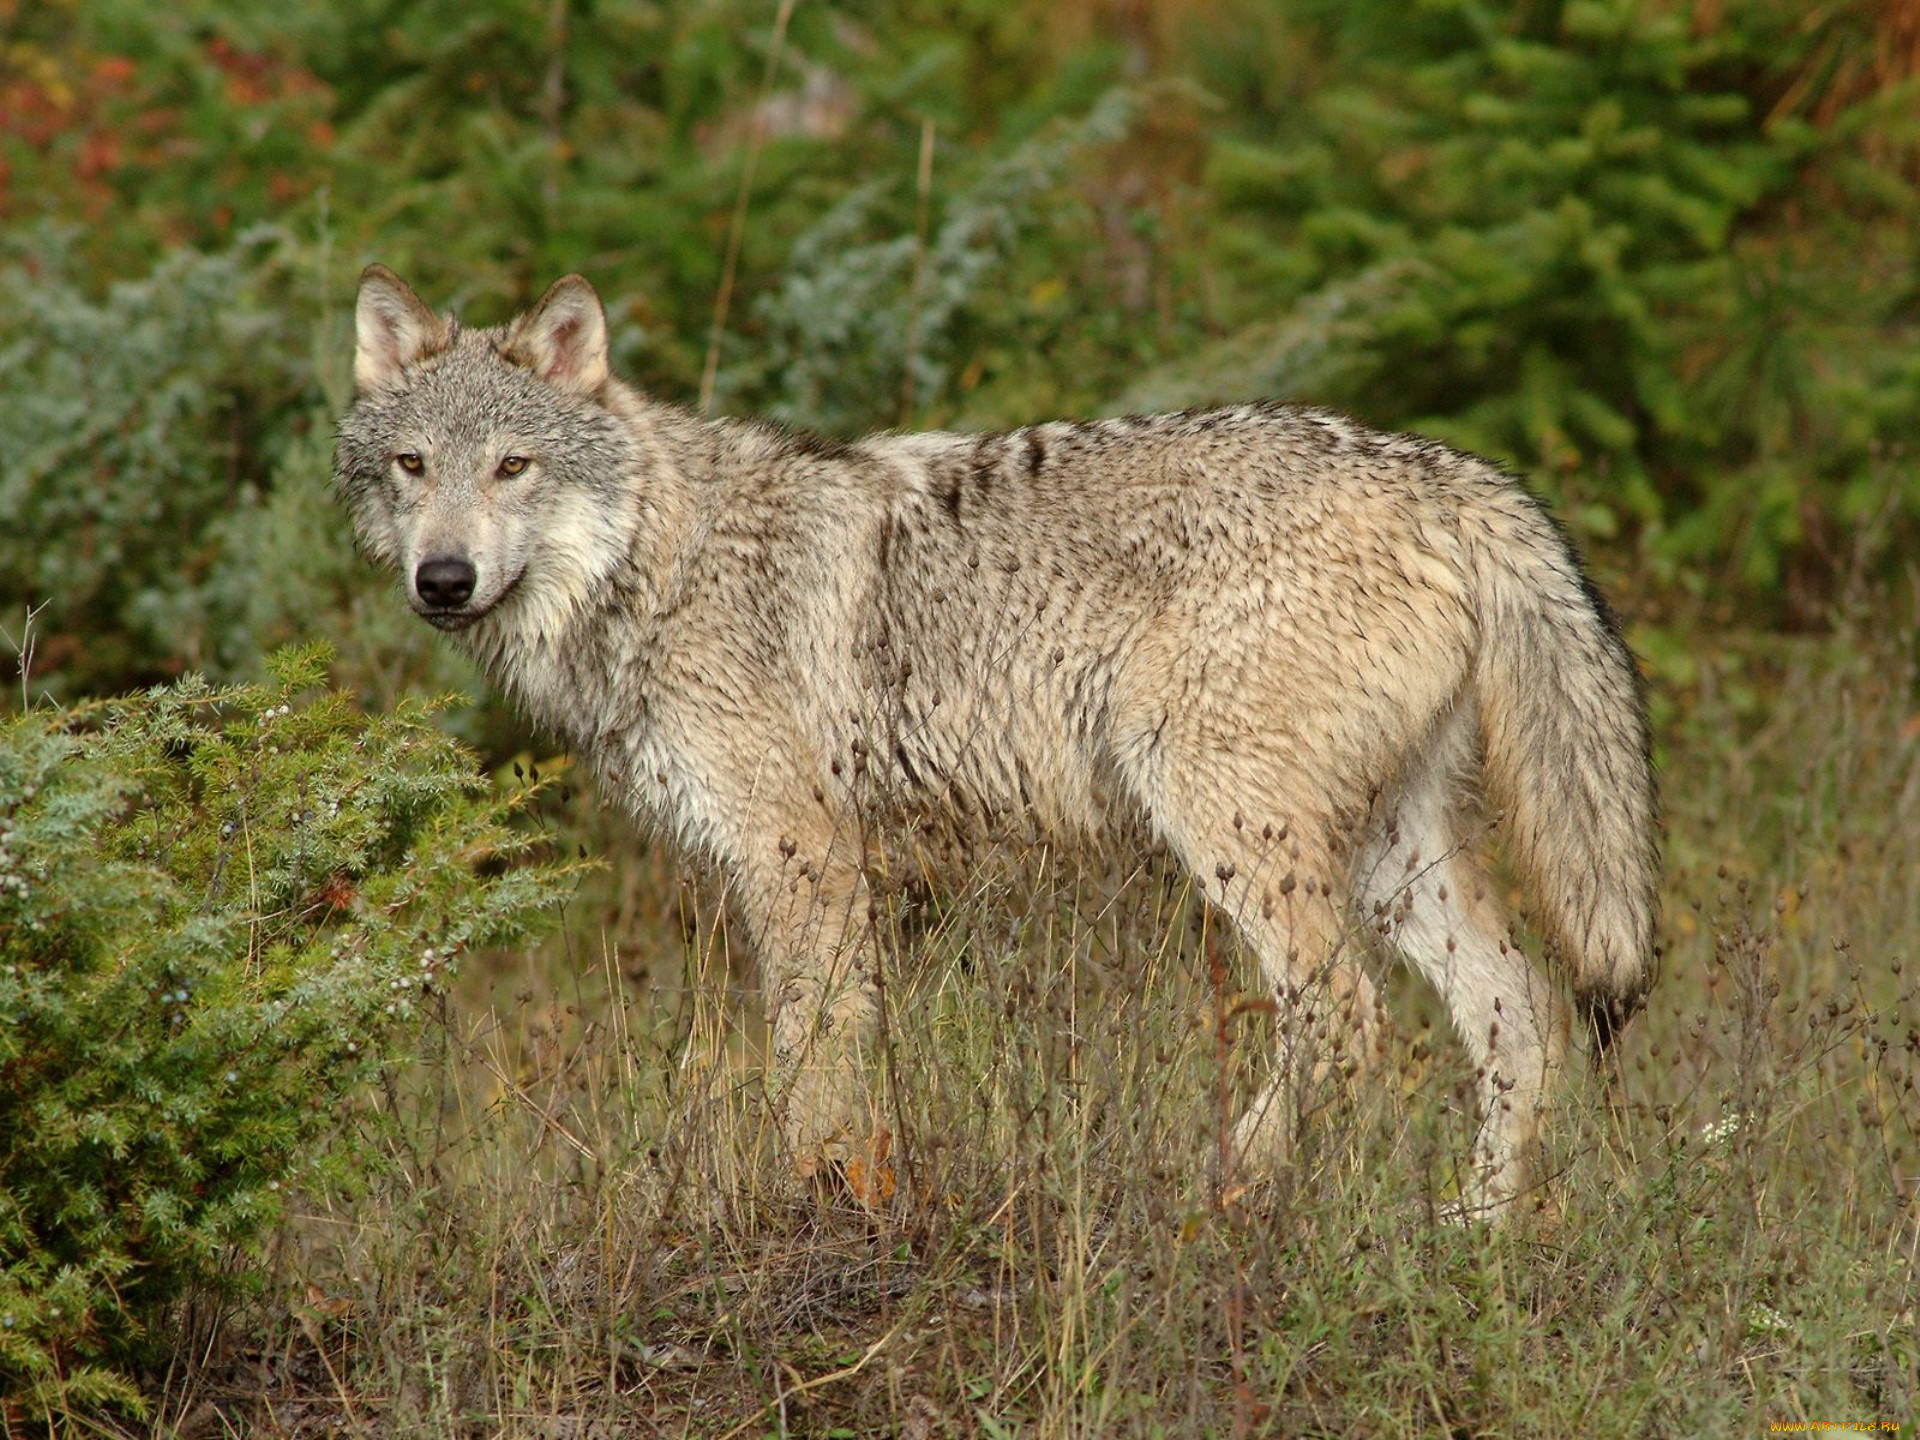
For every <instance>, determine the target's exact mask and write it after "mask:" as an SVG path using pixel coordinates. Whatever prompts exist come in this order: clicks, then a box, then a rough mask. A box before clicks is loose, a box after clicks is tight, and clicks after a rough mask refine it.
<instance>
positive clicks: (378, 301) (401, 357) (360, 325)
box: [353, 265, 451, 390]
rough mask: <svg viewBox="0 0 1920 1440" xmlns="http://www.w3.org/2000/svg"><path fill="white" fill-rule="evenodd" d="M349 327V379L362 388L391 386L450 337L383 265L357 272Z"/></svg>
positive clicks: (410, 290)
mask: <svg viewBox="0 0 1920 1440" xmlns="http://www.w3.org/2000/svg"><path fill="white" fill-rule="evenodd" d="M353 328H354V351H353V383H354V384H355V385H356V386H358V387H359V388H360V389H362V390H378V389H381V388H383V387H384V386H388V385H391V384H393V383H394V382H395V381H396V380H398V379H399V378H400V374H401V372H402V371H403V370H405V369H406V368H407V366H409V365H411V364H413V363H414V362H415V361H417V360H419V359H421V358H423V357H424V356H427V355H431V354H433V353H434V352H435V351H437V350H444V349H445V348H446V347H447V343H448V341H449V340H450V339H451V332H450V331H449V330H448V328H447V322H446V321H445V320H443V319H441V318H440V317H439V316H438V315H436V314H434V313H433V311H431V310H429V309H428V308H427V304H426V302H425V301H424V300H422V299H421V298H420V297H419V296H418V295H416V294H414V293H413V290H412V287H410V286H409V285H408V284H407V282H406V281H404V280H402V279H401V278H400V277H399V276H398V275H396V274H394V273H393V272H392V271H391V270H389V269H387V267H386V266H384V265H369V266H368V267H367V268H366V269H365V270H363V271H361V273H360V299H359V301H358V302H357V303H356V304H355V305H354V307H353Z"/></svg>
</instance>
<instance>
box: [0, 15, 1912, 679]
mask: <svg viewBox="0 0 1920 1440" xmlns="http://www.w3.org/2000/svg"><path fill="white" fill-rule="evenodd" d="M1914 9H1915V7H1914V6H1913V5H1912V4H1911V3H1908V0H1844V3H1836V4H1833V5H1826V6H1822V7H1818V9H1817V10H1813V11H1809V10H1808V9H1807V8H1806V7H1804V6H1802V5H1800V4H1799V3H1797V0H1715V3H1708V0H1420V3H1418V4H1416V5H1414V6H1412V7H1408V6H1406V5H1404V4H1402V3H1398V0H1355V3H1341V4H1330V3H1322V0H1284V3H1273V0H1184V3H1175V4H1169V5H1157V6H1153V7H1139V6H1129V5H1126V4H1122V3H1119V0H1074V3H1071V4H1066V5H1052V4H1048V5H1042V4H1038V3H1030V0H991V3H990V0H944V3H915V4H910V5H892V4H888V5H882V4H874V3H848V4H832V5H829V4H811V3H805V0H802V3H799V4H796V5H795V6H794V7H793V8H792V12H791V23H790V24H789V25H787V26H786V27H785V29H784V30H781V29H778V28H777V27H776V25H775V19H776V7H775V6H774V5H773V4H772V3H770V0H697V3H696V0H657V3H644V0H537V3H536V0H485V3H480V4H468V3H465V0H462V3H459V4H455V3H452V0H412V3H401V0H341V3H331V0H330V3H327V4H324V5H323V4H317V3H293V4H288V5H283V6H274V7H259V6H252V5H241V4H237V3H233V0H183V3H180V4H177V5H169V6H161V7H157V6H152V5H148V4H145V3H143V0H89V3H86V4H80V3H78V0H51V3H47V4H37V5H24V4H18V3H15V4H11V5H9V6H6V7H0V55H3V56H4V62H3V63H0V185H4V200H3V201H0V204H3V205H4V213H5V214H6V215H7V216H8V221H7V225H6V230H5V252H4V262H3V269H0V294H4V303H3V304H0V388H4V390H5V392H6V393H7V395H8V397H9V403H8V404H7V405H6V406H5V407H0V454H4V455H5V456H6V457H7V461H6V464H5V465H4V467H0V509H3V510H4V512H5V513H6V515H7V516H8V519H9V521H10V522H11V523H10V524H9V525H8V526H7V528H6V533H5V534H4V536H0V595H5V596H9V597H12V601H13V605H14V606H16V607H17V606H19V605H21V604H22V603H23V602H29V601H30V602H31V603H33V604H36V605H44V607H45V609H44V610H43V611H42V613H41V615H40V619H39V624H38V627H37V628H38V633H39V647H40V648H39V654H38V671H39V674H40V676H41V681H42V683H43V684H44V685H46V686H47V687H49V688H50V689H51V690H52V691H54V692H55V693H63V694H76V693H81V692H85V691H94V690H102V689H106V690H112V689H118V688H122V687H124V686H126V685H128V684H131V683H136V682H139V681H144V680H150V679H154V678H160V677H163V676H165V675H167V674H170V673H177V672H178V671H180V670H181V669H182V668H205V669H208V670H210V671H211V672H213V673H215V674H243V673H251V672H254V671H257V667H258V663H259V657H260V656H261V655H262V654H263V653H265V651H266V650H267V649H268V648H270V647H271V645H272V644H273V643H276V642H278V641H280V640H284V639H287V638H291V637H297V636H300V635H305V634H310V633H313V632H314V631H316V630H321V631H325V632H327V633H331V634H336V635H345V634H346V633H347V632H346V630H345V628H344V627H343V625H342V621H343V619H344V618H345V617H346V613H347V612H349V611H352V610H354V608H355V607H356V606H358V605H359V603H360V601H359V597H360V596H361V595H362V594H363V593H365V586H366V583H367V582H366V579H365V577H364V576H362V575H361V574H360V572H359V571H358V570H357V569H356V567H355V566H354V565H353V564H352V562H351V557H350V556H347V555H346V554H345V553H344V550H343V549H342V546H341V543H340V540H339V538H338V537H339V532H340V529H341V527H340V526H339V525H338V523H337V521H335V520H334V519H332V518H331V516H330V514H329V512H327V511H326V510H325V507H324V501H321V500H318V499H316V495H317V492H318V490H319V489H320V488H323V476H324V462H325V451H326V431H327V428H328V425H329V421H330V417H331V415H332V414H333V413H335V412H336V411H337V409H338V407H339V405H340V404H341V403H342V400H343V398H344V393H343V368H344V363H345V356H346V350H347V342H346V339H345V336H344V333H343V325H344V315H345V310H346V307H347V305H348V303H349V301H350V294H351V288H352V283H353V277H354V275H355V274H356V273H357V271H358V269H359V268H360V266H361V265H362V264H363V263H365V262H366V261H368V260H370V259H374V258H378V259H380V260H382V261H384V262H386V263H388V264H390V265H392V266H394V267H395V268H397V269H399V270H400V271H401V272H402V273H403V274H405V275H407V276H408V277H409V279H411V280H412V281H414V282H415V283H416V285H417V286H418V287H419V288H420V289H421V290H422V291H423V293H426V294H428V295H430V296H432V297H434V298H435V299H436V301H439V302H442V303H448V304H452V305H455V306H457V307H458V308H459V309H460V310H461V311H462V312H463V314H465V315H466V316H467V317H468V318H470V319H473V320H478V321H490V320H494V319H497V318H500V317H502V316H504V315H505V314H507V313H509V312H511V311H512V310H513V309H514V308H515V307H517V306H520V305H523V304H525V303H526V302H527V301H528V300H529V299H531V298H532V297H533V296H534V295H536V294H537V293H538V291H539V290H540V289H541V288H542V287H544V285H545V284H546V283H547V282H548V281H549V280H551V279H552V278H553V277H555V276H556V275H558V274H560V273H563V272H565V271H569V270H578V271H582V272H584V273H586V274H588V275H589V276H590V277H591V278H592V279H593V280H594V281H595V283H596V284H597V285H599V286H600V288H601V289H602V291H603V293H605V294H606V295H607V296H608V297H609V298H610V300H611V301H612V302H613V310H614V318H615V321H616V325H617V327H618V332H619V343H620V358H621V361H622V364H623V366H624V367H625V369H626V370H627V372H628V373H629V374H631V375H633V376H635V377H636V378H638V379H640V380H641V381H643V382H644V383H646V384H648V385H650V386H651V387H653V388H654V389H655V390H656V391H657V392H659V393H661V394H663V395H667V396H670V397H673V398H676V399H682V400H687V401H694V400H696V399H698V398H699V396H700V392H701V382H702V377H703V372H704V371H705V370H706V369H707V367H708V363H709V347H710V342H711V341H712V338H713V332H714V328H715V327H714V319H715V314H716V297H717V296H718V295H719V294H720V293H721V291H722V289H723V272H724V269H725V266H724V257H725V256H726V254H727V252H728V249H729V246H730V244H731V243H733V242H734V241H736V240H737V242H738V246H739V257H738V263H737V266H736V268H735V271H734V273H733V277H732V283H731V285H730V286H728V287H726V300H725V303H726V315H727V324H726V326H725V331H724V335H723V336H722V337H721V340H720V343H719V346H718V350H717V352H716V353H715V355H714V356H713V359H715V360H717V362H718V364H717V374H716V375H715V377H714V384H713V387H712V388H713V395H712V402H711V403H713V404H714V405H715V406H716V407H717V408H720V409H725V410H730V411H738V412H748V411H752V412H762V413H772V414H775V415H778V416H780V417H781V418H784V419H786V420H788V421H790V422H792V423H795V424H799V425H805V426H813V427H819V428H824V429H828V430H832V431H836V432H852V431H857V430H860V429H863V428H868V427H874V426H884V425H894V424H900V423H910V424H940V425H948V424H951V425H960V426H979V425H997V424H1006V423H1015V422H1019V421H1023V420H1027V419H1031V418H1036V417H1042V416H1048V415H1053V414H1092V413H1100V412H1107V411H1113V410H1116V409H1127V408H1146V407H1160V406H1171V405H1184V404H1191V403H1200V402H1204V401H1209V400H1218V399H1233V398H1244V397H1248V396H1253V395H1275V396H1281V397H1284V398H1289V399H1297V400H1302V401H1310V402H1314V403H1321V404H1332V405H1336V406H1343V407H1346V408H1348V409H1351V410H1352V411H1354V412H1355V413H1356V414H1358V415H1359V416H1361V417H1362V418H1364V419H1365V420H1367V421H1369V422H1371V423H1375V424H1379V425H1384V426H1404V427H1411V428H1418V429H1422V430H1426V431H1430V432H1433V433H1435V434H1438V435H1441V436H1443V437H1445V438H1448V439H1450V440H1454V441H1456V442H1459V443H1461V444H1464V445H1467V446H1469V447H1471V448H1474V449H1477V450H1480V451H1482V452H1485V453H1487V454H1489V455H1492V456H1494V457H1496V458H1498V459H1500V460H1501V461H1503V462H1504V463H1507V464H1509V465H1511V466H1514V467H1516V468H1517V469H1519V470H1520V471H1522V472H1523V473H1525V474H1526V475H1528V476H1529V477H1530V478H1531V479H1532V480H1534V481H1535V482H1536V483H1537V484H1538V485H1539V487H1540V488H1541V489H1543V490H1544V491H1545V492H1546V493H1547V494H1548V495H1549V496H1550V497H1551V498H1553V499H1555V500H1557V501H1559V502H1560V503H1561V505H1562V506H1563V508H1564V509H1565V511H1566V513H1567V514H1568V515H1569V516H1570V518H1571V519H1572V521H1573V523H1574V525H1575V527H1576V529H1577V530H1578V531H1579V533H1580V535H1581V537H1582V538H1583V539H1584V540H1585V541H1587V542H1588V544H1589V545H1590V546H1591V547H1592V548H1594V549H1596V550H1597V551H1598V552H1599V553H1600V555H1601V558H1602V559H1603V561H1604V562H1605V567H1606V569H1607V572H1608V578H1610V579H1614V580H1616V581H1619V580H1630V581H1631V582H1632V583H1631V585H1630V586H1629V585H1625V584H1615V585H1614V587H1613V588H1615V589H1616V590H1626V589H1631V590H1632V591H1633V592H1634V593H1635V594H1636V595H1637V596H1639V597H1641V598H1640V599H1639V600H1638V601H1636V606H1637V608H1639V609H1640V610H1641V611H1642V613H1643V614H1645V615H1648V616H1652V617H1655V618H1666V617H1669V616H1671V615H1672V614H1674V613H1676V606H1684V605H1685V604H1687V603H1689V597H1695V598H1697V597H1700V596H1707V597H1718V599H1720V600H1721V601H1722V602H1723V603H1725V604H1726V605H1729V606H1732V607H1735V608H1736V609H1737V610H1738V611H1739V612H1740V613H1741V614H1743V615H1747V616H1755V615H1757V616H1759V617H1760V618H1761V619H1762V621H1763V622H1764V623H1784V624H1792V625H1805V624H1808V623H1812V622H1817V620H1818V618H1819V616H1820V613H1821V609H1822V606H1823V605H1824V604H1825V603H1826V601H1827V599H1828V597H1829V596H1830V595H1831V594H1832V592H1833V590H1834V587H1835V584H1836V580H1837V577H1838V576H1840V575H1841V573H1842V572H1844V571H1845V570H1846V569H1847V567H1848V566H1850V565H1853V564H1855V563H1856V558H1857V550H1858V547H1857V545H1856V544H1855V540H1856V537H1857V536H1858V535H1859V534H1861V533H1862V531H1863V527H1865V528H1867V529H1871V530H1872V533H1873V534H1874V535H1875V536H1877V537H1878V538H1879V539H1880V540H1881V541H1882V542H1884V540H1885V539H1886V538H1887V536H1888V534H1889V533H1890V532H1889V531H1888V528H1887V527H1888V526H1889V525H1890V524H1891V525H1893V526H1895V527H1897V528H1896V529H1895V530H1894V531H1893V532H1891V533H1897V534H1899V535H1907V534H1910V533H1911V519H1912V515H1913V512H1914V508H1915V504H1916V499H1917V497H1920V483H1917V482H1916V476H1915V460H1914V458H1913V453H1912V447H1911V441H1912V438H1913V430H1914V416H1915V415H1916V413H1920V347H1916V345H1915V343H1914V341H1915V331H1916V327H1917V326H1920V291H1917V289H1916V281H1915V276H1916V273H1920V271H1917V270H1916V266H1915V263H1914V261H1915V258H1916V255H1915V250H1916V241H1915V228H1914V214H1915V181H1916V178H1920V89H1916V83H1917V82H1916V80H1915V78H1914V71H1915V69H1916V63H1915V60H1916V54H1920V43H1917V42H1916V41H1915V39H1914V34H1915V27H1916V21H1915V18H1914ZM923 161H927V162H930V163H927V164H926V165H925V166H924V168H923V163H922V162H923ZM749 168H750V169H751V171H752V185H751V188H750V192H749V193H748V194H747V196H746V201H745V204H744V207H743V208H742V209H741V211H740V216H739V223H738V224H737V225H736V223H735V208H736V203H737V201H738V200H739V198H740V195H741V190H742V179H743V172H744V171H746V170H747V169H749ZM290 567H291V568H290ZM17 620H18V616H16V617H15V618H14V621H12V622H9V623H10V626H11V625H13V624H15V623H17ZM375 628H376V629H377V628H378V627H375ZM10 633H11V631H10ZM420 638H421V637H395V636H394V635H392V633H391V632H390V631H388V632H385V633H381V634H380V635H379V636H378V637H377V639H375V640H374V642H373V644H372V648H373V649H374V650H375V651H377V652H378V654H377V656H376V657H374V658H370V659H369V660H368V662H367V670H368V674H369V677H370V683H372V681H371V677H375V676H377V677H379V679H378V683H379V684H381V685H382V686H383V688H384V690H385V691H386V692H387V693H392V692H393V691H395V690H397V689H399V688H404V687H405V686H406V685H407V684H414V683H421V682H422V681H423V680H424V681H426V682H427V683H432V679H433V678H434V672H433V670H432V667H433V666H434V665H435V664H437V663H438V662H435V661H432V660H429V659H426V658H424V654H423V651H422V649H420V648H418V646H419V642H420ZM343 644H344V645H345V647H346V649H345V653H344V654H343V657H342V658H343V663H344V664H345V665H346V666H347V667H348V668H349V670H355V669H357V667H359V666H360V665H361V661H362V657H361V656H360V655H359V654H358V653H357V646H356V644H355V642H354V641H352V640H351V639H346V640H344V641H343ZM395 646H398V647H399V648H398V649H395V648H394V647H395Z"/></svg>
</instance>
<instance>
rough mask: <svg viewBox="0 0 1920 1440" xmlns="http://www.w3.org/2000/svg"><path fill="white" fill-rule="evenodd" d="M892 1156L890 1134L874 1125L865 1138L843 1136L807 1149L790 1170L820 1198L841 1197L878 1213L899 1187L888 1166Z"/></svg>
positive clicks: (883, 1128)
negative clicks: (845, 1196) (848, 1197)
mask: <svg viewBox="0 0 1920 1440" xmlns="http://www.w3.org/2000/svg"><path fill="white" fill-rule="evenodd" d="M892 1153H893V1132H892V1131H890V1130H888V1129H887V1127H886V1126H884V1125H876V1126H875V1127H874V1129H873V1132H872V1133H871V1134H870V1135H868V1136H866V1137H865V1138H864V1139H856V1138H854V1137H851V1136H846V1135H842V1136H838V1137H836V1138H834V1139H832V1140H826V1141H822V1142H821V1143H820V1144H818V1145H815V1146H812V1147H810V1148H809V1149H808V1150H807V1151H806V1152H805V1153H803V1154H801V1155H799V1156H798V1157H796V1158H795V1160H794V1166H793V1169H794V1174H795V1175H797V1176H798V1177H799V1178H800V1180H801V1181H802V1182H803V1183H805V1184H808V1185H811V1186H812V1187H813V1189H814V1191H815V1192H816V1193H818V1194H820V1195H821V1196H822V1197H823V1198H824V1197H826V1196H829V1195H833V1194H844V1195H848V1196H851V1197H852V1198H853V1199H854V1200H855V1201H857V1202H858V1203H859V1204H860V1205H861V1206H863V1207H864V1208H866V1209H868V1210H880V1209H884V1208H885V1207H886V1205H887V1202H888V1201H890V1200H892V1199H893V1194H894V1191H895V1190H896V1189H897V1188H898V1182H897V1180H896V1178H895V1176H894V1173H893V1166H892V1165H891V1164H890V1163H888V1157H889V1156H890V1155H892Z"/></svg>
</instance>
